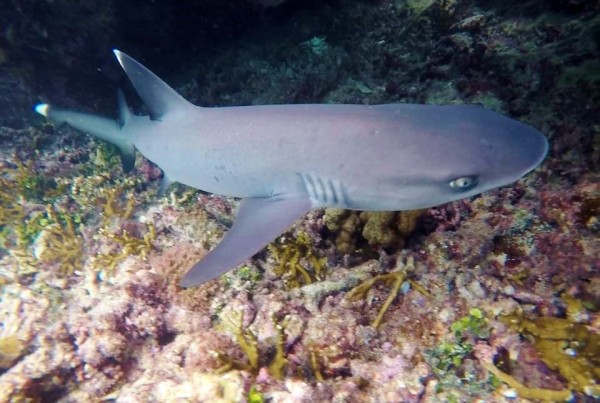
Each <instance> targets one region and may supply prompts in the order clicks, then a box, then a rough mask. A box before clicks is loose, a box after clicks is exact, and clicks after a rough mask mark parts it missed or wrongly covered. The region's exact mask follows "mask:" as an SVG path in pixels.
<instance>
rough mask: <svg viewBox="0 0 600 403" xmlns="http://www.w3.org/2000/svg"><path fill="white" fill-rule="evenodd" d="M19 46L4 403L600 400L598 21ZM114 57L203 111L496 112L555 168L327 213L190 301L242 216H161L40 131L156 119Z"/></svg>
mask: <svg viewBox="0 0 600 403" xmlns="http://www.w3.org/2000/svg"><path fill="white" fill-rule="evenodd" d="M0 27H1V30H0V322H1V324H0V402H9V401H10V402H98V401H118V402H198V401H206V402H209V401H210V402H217V401H221V402H244V401H250V402H268V401H272V402H284V401H285V402H313V401H334V402H357V401H360V402H362V401H364V402H417V401H423V402H432V401H449V402H453V401H454V402H463V401H477V400H478V399H479V400H481V401H499V402H502V401H515V400H517V401H539V400H549V401H564V400H566V399H569V398H575V400H576V401H578V402H586V401H590V402H591V401H595V399H598V398H599V396H600V385H598V382H599V379H600V316H599V312H598V310H599V309H600V237H599V232H600V221H599V214H600V213H599V209H600V185H599V184H600V174H599V170H598V169H599V166H600V59H599V50H600V3H598V2H597V1H592V0H538V1H533V0H521V1H492V0H489V1H486V0H479V1H477V0H464V1H460V0H389V1H379V0H322V1H317V0H314V1H309V0H287V1H286V0H232V1H222V0H206V1H202V0H190V1H172V2H151V1H142V0H134V1H127V2H124V1H123V2H120V1H116V0H112V1H111V0H106V1H101V2H98V1H96V0H95V1H91V0H80V1H77V2H73V1H68V0H54V1H40V0H3V1H2V8H1V9H0ZM113 48H118V49H120V50H122V51H124V52H126V53H128V54H129V55H131V56H132V57H134V58H136V59H137V60H139V61H140V62H142V63H143V64H144V65H146V66H147V67H148V68H149V69H151V70H152V71H153V72H155V73H156V74H157V75H158V76H159V77H161V78H162V79H164V80H165V81H166V82H167V83H169V84H170V85H171V86H173V88H175V89H176V90H177V91H178V92H180V93H181V94H182V95H183V96H184V97H185V98H187V99H188V100H190V101H191V102H193V103H195V104H197V105H201V106H210V107H213V106H234V105H262V104H281V103H357V104H378V103H395V102H409V103H429V104H453V103H476V104H482V105H484V106H485V107H487V108H489V109H492V110H494V111H497V112H500V113H503V114H506V115H508V116H510V117H513V118H515V119H518V120H520V121H522V122H525V123H527V124H530V125H532V126H534V127H536V128H537V129H538V130H540V131H541V132H543V133H544V134H545V135H546V136H547V137H548V139H549V141H550V151H549V155H548V157H547V159H546V160H545V161H544V162H543V163H542V165H541V166H540V167H538V168H537V169H536V170H535V171H534V172H532V173H530V174H528V175H527V176H526V177H524V178H523V179H521V180H520V181H518V182H517V183H514V184H513V185H510V186H507V187H503V188H500V189H496V190H493V191H489V192H486V193H484V194H482V195H479V196H477V197H474V198H472V199H468V200H461V201H458V202H454V203H450V204H447V205H443V206H439V207H435V208H431V209H427V210H422V211H411V212H401V213H399V212H393V213H392V212H390V213H381V212H379V213H372V212H356V211H352V212H351V211H341V210H334V209H328V210H317V211H313V212H311V213H309V214H308V215H307V216H306V217H305V218H303V219H302V220H299V221H297V222H296V224H295V226H294V227H292V228H291V229H290V230H289V231H288V232H287V233H286V234H284V235H283V236H281V237H279V238H278V239H277V240H276V241H275V242H274V243H272V244H271V245H270V246H269V247H268V248H267V249H266V250H265V251H263V252H261V253H259V254H258V255H256V256H255V258H254V259H253V260H252V261H251V262H249V263H248V264H247V265H244V266H242V267H241V268H239V269H237V270H235V271H231V272H229V273H227V274H226V275H224V276H222V277H221V278H220V279H218V280H215V281H212V282H209V283H206V284H203V285H202V286H200V287H197V288H191V289H182V288H180V287H179V286H178V283H179V280H180V279H181V277H182V275H183V274H184V273H185V272H186V271H187V270H188V269H189V267H190V266H191V264H193V263H194V262H196V261H197V260H198V259H199V258H200V257H202V256H203V255H204V254H205V253H206V251H208V250H210V249H211V248H212V247H214V245H216V243H218V241H219V239H220V238H221V237H222V235H223V234H224V233H225V232H226V231H227V228H228V227H229V226H230V225H231V223H232V220H233V217H234V215H235V211H236V209H237V206H238V201H236V200H234V199H231V198H224V197H220V196H216V195H210V194H205V193H202V192H200V191H197V190H194V189H190V188H186V187H184V186H178V185H174V186H172V187H171V188H170V189H169V190H168V192H167V193H166V194H165V195H164V196H159V195H157V193H158V189H159V186H160V178H161V175H162V174H161V171H160V170H159V169H158V168H157V167H156V166H154V165H152V164H151V163H150V162H148V161H147V160H145V159H144V158H143V157H142V156H141V155H138V159H137V162H136V168H135V169H134V170H133V171H132V172H130V173H127V174H124V173H123V171H122V168H121V161H120V157H119V155H118V152H117V150H116V149H114V148H113V147H112V146H110V145H108V144H107V143H103V142H101V141H98V140H95V139H92V138H91V137H89V136H86V135H82V134H80V133H77V132H76V131H74V130H72V129H69V128H66V127H64V128H60V129H59V128H57V127H55V126H54V125H52V124H51V123H50V122H47V121H45V120H44V119H43V118H42V117H40V116H37V115H36V114H35V113H34V112H33V106H34V105H35V104H38V103H40V102H48V103H50V104H54V105H60V106H61V107H64V108H68V109H77V110H83V111H88V112H93V113H97V114H103V115H107V116H115V117H116V116H117V102H116V91H117V89H118V88H122V89H123V90H124V91H125V93H126V94H127V98H128V100H130V103H131V104H132V105H133V107H134V110H135V111H136V112H137V113H144V107H143V105H141V103H140V101H139V99H138V98H137V95H136V94H135V91H134V90H133V89H132V87H131V86H130V84H129V83H128V81H127V79H126V76H125V74H124V73H123V72H122V70H121V68H120V66H119V65H118V63H117V62H116V60H115V59H114V57H113V54H112V52H111V49H113ZM331 152H332V153H335V152H336V150H331Z"/></svg>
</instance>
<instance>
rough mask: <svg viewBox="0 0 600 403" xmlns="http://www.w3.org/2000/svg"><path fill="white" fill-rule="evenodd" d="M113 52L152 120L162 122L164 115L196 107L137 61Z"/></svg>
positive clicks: (121, 53)
mask: <svg viewBox="0 0 600 403" xmlns="http://www.w3.org/2000/svg"><path fill="white" fill-rule="evenodd" d="M113 52H114V54H115V56H116V57H117V60H118V61H119V64H120V65H121V67H123V70H125V73H127V77H129V80H131V83H132V84H133V86H134V87H135V90H136V91H137V93H138V94H139V96H140V98H142V101H144V104H146V106H147V107H148V109H149V110H150V118H151V119H152V120H161V118H162V117H163V116H164V115H166V114H167V113H169V112H172V111H174V110H177V109H181V108H189V107H196V106H195V105H193V104H192V103H190V102H188V101H187V100H186V99H185V98H184V97H182V96H181V95H179V94H178V93H177V91H175V90H174V89H173V88H171V87H169V85H168V84H167V83H165V82H164V81H163V80H161V79H160V78H159V77H158V76H157V75H156V74H154V73H153V72H151V71H150V70H148V69H147V68H146V67H144V66H143V65H142V64H141V63H139V62H138V61H136V60H135V59H133V58H131V57H129V56H128V55H126V54H125V53H123V52H121V51H119V50H117V49H113Z"/></svg>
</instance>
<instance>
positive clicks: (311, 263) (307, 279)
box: [268, 231, 327, 288]
mask: <svg viewBox="0 0 600 403" xmlns="http://www.w3.org/2000/svg"><path fill="white" fill-rule="evenodd" d="M268 249H269V251H270V252H271V255H272V256H273V258H274V259H275V262H276V267H275V269H274V271H275V274H276V275H278V276H280V277H284V281H285V282H286V284H287V286H288V287H290V288H294V287H299V286H300V285H301V284H304V285H306V284H312V283H313V281H315V280H317V281H318V280H321V279H322V277H323V275H324V273H325V269H326V265H327V260H326V258H324V257H319V256H318V254H317V252H316V250H315V249H314V247H313V245H312V242H311V239H310V236H309V235H308V234H307V233H306V232H304V231H298V233H297V234H296V236H295V237H290V236H283V237H280V238H279V239H278V240H277V241H276V242H273V243H271V244H270V245H269V246H268Z"/></svg>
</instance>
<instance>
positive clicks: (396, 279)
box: [346, 258, 430, 329]
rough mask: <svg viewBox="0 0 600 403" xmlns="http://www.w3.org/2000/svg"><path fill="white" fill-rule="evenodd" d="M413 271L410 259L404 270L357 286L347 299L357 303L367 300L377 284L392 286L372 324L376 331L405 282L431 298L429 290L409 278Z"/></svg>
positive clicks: (381, 275) (376, 277)
mask: <svg viewBox="0 0 600 403" xmlns="http://www.w3.org/2000/svg"><path fill="white" fill-rule="evenodd" d="M413 269H414V259H413V258H409V259H408V261H407V262H406V265H405V266H404V267H403V268H402V270H400V271H396V272H392V273H386V274H379V275H377V276H375V277H373V278H370V279H368V280H365V281H363V282H362V283H361V284H359V285H357V286H356V287H354V288H353V289H352V290H350V291H349V292H348V294H346V298H347V299H349V300H350V301H356V300H358V299H361V298H366V295H367V293H368V292H369V290H370V289H371V288H373V286H375V284H377V283H378V282H383V283H384V284H386V285H389V286H391V287H392V289H391V291H390V292H389V295H388V297H387V299H386V300H385V302H384V303H383V306H382V307H381V309H380V310H379V313H378V314H377V317H376V318H375V320H374V321H373V323H372V324H371V325H372V326H373V327H374V328H375V329H377V328H378V327H379V326H380V325H381V323H382V321H383V316H384V315H385V313H386V312H387V310H388V309H389V307H390V305H391V304H392V302H394V299H396V296H397V295H398V292H400V290H401V289H402V286H403V284H404V283H405V282H406V283H408V284H410V285H411V286H412V287H413V288H414V289H415V290H417V291H418V292H420V293H421V294H423V295H425V296H426V297H430V294H429V293H428V292H427V290H425V289H424V288H423V287H421V286H420V285H419V284H417V283H416V282H414V281H413V280H411V279H410V278H408V276H409V272H410V271H412V270H413Z"/></svg>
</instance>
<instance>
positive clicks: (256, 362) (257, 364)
mask: <svg viewBox="0 0 600 403" xmlns="http://www.w3.org/2000/svg"><path fill="white" fill-rule="evenodd" d="M233 315H234V316H235V317H234V318H231V317H227V321H228V322H227V323H224V322H222V327H223V328H224V329H225V330H227V331H229V332H231V333H233V336H234V337H235V340H236V343H237V344H238V346H239V347H240V348H241V349H242V352H243V353H244V355H245V356H246V359H247V361H248V362H247V363H246V362H240V361H236V360H234V359H232V358H231V357H230V356H228V355H227V354H223V353H217V358H218V359H219V361H221V363H222V364H223V365H222V366H221V367H219V368H218V369H217V370H216V371H215V372H216V373H217V374H222V373H225V372H228V371H230V370H232V369H236V370H243V371H248V372H250V373H252V374H254V375H256V374H257V373H258V370H259V369H260V368H261V361H267V362H268V372H269V374H270V375H271V376H272V377H273V378H275V379H277V380H281V379H283V377H284V375H285V368H286V366H287V363H288V359H287V357H286V351H285V323H280V322H277V321H276V319H275V318H272V321H273V326H275V330H276V332H277V334H276V337H275V354H274V356H273V357H272V358H270V359H269V360H261V355H260V351H259V348H258V347H259V346H258V339H257V337H256V335H255V334H254V333H253V332H252V331H251V330H250V329H249V328H246V329H244V326H243V314H242V313H241V312H236V313H234V314H233Z"/></svg>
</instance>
